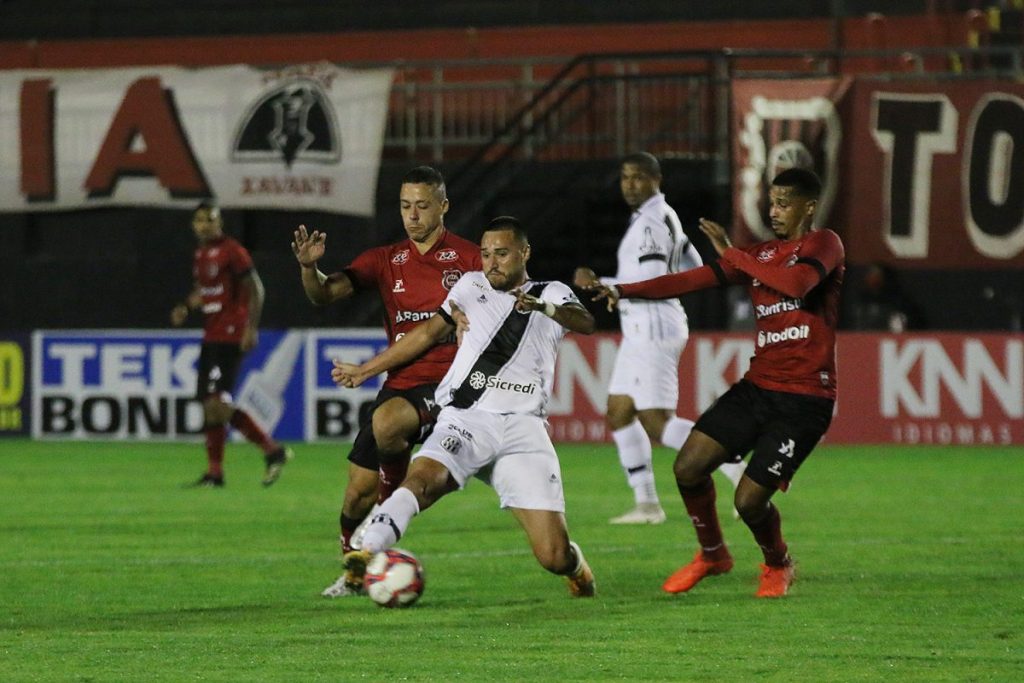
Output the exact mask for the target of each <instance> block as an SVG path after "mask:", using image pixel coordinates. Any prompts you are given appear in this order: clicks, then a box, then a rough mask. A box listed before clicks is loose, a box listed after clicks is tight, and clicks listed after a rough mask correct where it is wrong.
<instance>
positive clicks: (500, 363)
mask: <svg viewBox="0 0 1024 683" xmlns="http://www.w3.org/2000/svg"><path fill="white" fill-rule="evenodd" d="M546 286H547V283H546V282H538V283H536V284H534V285H533V286H532V287H530V289H528V290H527V292H526V293H527V294H530V295H532V296H538V295H540V293H541V291H543V289H544V287H546ZM529 322H530V314H529V313H525V314H524V313H519V312H518V311H516V307H515V306H514V305H513V306H512V310H511V311H509V313H508V317H506V318H505V320H504V321H503V322H502V323H501V327H499V328H498V331H497V332H495V333H494V337H492V338H491V343H490V344H488V345H487V348H486V349H484V351H483V353H481V354H480V357H479V358H477V359H476V363H474V364H473V367H472V368H470V369H469V373H468V374H467V375H466V378H465V379H464V380H462V384H461V385H459V388H458V389H456V390H455V392H454V393H453V394H452V402H451V406H452V407H453V408H469V407H470V406H472V405H473V404H474V403H476V402H477V401H479V400H480V397H481V396H482V395H483V393H484V391H485V390H486V389H487V384H486V382H485V383H484V385H483V386H482V387H480V388H479V389H474V388H473V387H472V386H470V384H469V378H470V377H472V376H473V374H474V373H476V372H482V373H483V374H484V376H485V377H490V376H491V375H496V374H498V372H499V371H500V370H501V369H502V368H503V367H505V364H506V363H508V361H509V359H511V358H512V354H514V353H515V352H516V349H518V348H519V343H520V342H521V341H522V340H523V335H524V334H525V333H526V326H527V325H528V324H529Z"/></svg>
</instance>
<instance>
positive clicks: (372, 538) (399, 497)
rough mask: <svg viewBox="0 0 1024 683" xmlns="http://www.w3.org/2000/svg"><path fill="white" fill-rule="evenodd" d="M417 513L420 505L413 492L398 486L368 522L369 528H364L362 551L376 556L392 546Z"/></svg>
mask: <svg viewBox="0 0 1024 683" xmlns="http://www.w3.org/2000/svg"><path fill="white" fill-rule="evenodd" d="M419 511H420V505H419V503H418V502H416V496H415V495H413V492H412V491H410V490H409V489H407V488H405V487H404V486H400V487H399V488H398V489H397V490H396V491H395V492H394V493H392V494H391V497H390V498H388V499H387V500H386V501H384V503H383V504H382V505H381V506H380V510H379V511H378V512H377V514H375V515H374V516H373V518H372V520H371V521H370V526H368V527H366V533H364V534H363V550H366V551H369V552H370V553H372V554H376V553H379V552H381V551H382V550H387V549H388V548H390V547H391V546H393V545H394V544H395V543H397V542H398V539H399V538H401V537H402V534H404V533H405V530H406V529H407V528H408V527H409V522H410V521H412V518H413V517H415V516H416V515H417V514H419Z"/></svg>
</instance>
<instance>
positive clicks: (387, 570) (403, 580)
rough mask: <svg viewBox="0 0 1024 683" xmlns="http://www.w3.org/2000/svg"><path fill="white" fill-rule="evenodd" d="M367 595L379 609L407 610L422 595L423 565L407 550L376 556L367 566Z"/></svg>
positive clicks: (382, 553)
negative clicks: (395, 608)
mask: <svg viewBox="0 0 1024 683" xmlns="http://www.w3.org/2000/svg"><path fill="white" fill-rule="evenodd" d="M364 581H365V586H366V593H367V595H369V596H370V599H371V600H373V601H374V602H375V603H377V604H378V605H380V606H381V607H408V606H410V605H412V604H413V603H414V602H416V601H417V600H419V599H420V596H421V595H423V587H424V585H425V581H424V578H423V565H421V564H420V561H419V560H417V559H416V556H415V555H413V554H412V553H410V552H409V551H408V550H400V549H399V548H392V549H391V550H385V551H384V552H381V553H377V554H376V555H374V556H373V559H371V560H370V562H369V563H368V564H367V565H366V578H365V579H364Z"/></svg>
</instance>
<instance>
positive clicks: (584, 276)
mask: <svg viewBox="0 0 1024 683" xmlns="http://www.w3.org/2000/svg"><path fill="white" fill-rule="evenodd" d="M572 283H573V284H574V285H576V286H577V287H579V288H580V289H586V290H590V289H595V288H597V287H600V286H601V281H600V280H598V279H597V274H596V273H595V272H594V271H593V270H591V269H590V268H587V267H586V266H580V267H579V268H577V269H576V272H574V273H573V275H572Z"/></svg>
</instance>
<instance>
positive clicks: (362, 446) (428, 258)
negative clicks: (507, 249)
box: [292, 166, 481, 598]
mask: <svg viewBox="0 0 1024 683" xmlns="http://www.w3.org/2000/svg"><path fill="white" fill-rule="evenodd" d="M399 203H400V209H401V214H402V222H403V224H404V226H405V231H406V234H407V235H408V239H405V240H402V241H401V242H398V243H396V244H392V245H388V246H383V247H376V248H373V249H369V250H367V251H365V252H363V253H362V254H360V255H359V256H357V257H356V258H355V260H353V261H352V263H351V264H350V265H349V266H347V267H346V268H344V269H342V270H341V271H339V272H336V273H333V274H331V275H325V274H324V273H322V272H320V270H319V269H318V268H317V262H318V261H319V260H320V259H321V258H322V257H323V255H324V252H325V240H326V235H325V234H324V233H322V232H320V231H313V232H312V233H307V231H306V227H305V226H299V229H298V230H296V231H295V241H294V242H293V243H292V250H293V251H294V252H295V258H296V259H297V260H298V262H299V265H300V266H301V271H302V285H303V288H304V289H305V291H306V295H307V296H308V297H309V299H310V301H312V302H313V303H314V304H317V305H323V304H327V303H330V302H332V301H338V300H341V299H347V298H348V297H350V296H352V295H353V294H354V293H355V292H356V291H359V290H375V291H377V292H378V293H379V294H380V298H381V300H382V301H383V303H384V308H385V311H386V318H385V320H384V329H385V331H386V332H387V335H388V342H389V343H390V344H394V343H395V342H396V341H398V340H399V339H400V338H401V337H402V336H403V335H405V334H406V333H407V332H409V331H410V330H412V329H413V328H415V327H416V326H418V325H420V324H421V323H423V322H424V321H426V320H427V319H429V318H430V317H431V316H433V315H435V314H436V313H437V310H438V309H439V308H440V307H441V304H442V303H443V302H444V300H445V299H446V298H447V296H448V291H449V290H450V289H451V288H452V287H453V286H454V285H455V283H456V282H458V280H459V278H460V277H461V276H462V274H463V273H466V272H469V271H475V270H480V268H481V262H480V245H478V244H476V243H475V242H470V241H469V240H467V239H464V238H462V237H459V236H458V235H456V234H454V233H452V232H449V231H448V230H447V229H446V228H445V227H444V215H445V213H447V212H448V197H447V190H446V189H445V183H444V177H443V176H442V175H441V174H440V173H439V172H438V171H436V170H435V169H433V168H430V167H429V166H420V167H417V168H414V169H412V170H411V171H410V172H409V173H407V174H406V175H405V177H404V178H403V179H402V187H401V190H400V192H399ZM455 351H456V344H455V338H454V337H453V338H452V339H450V340H448V341H447V342H445V343H443V344H439V345H437V346H435V347H433V348H431V349H430V350H428V351H427V352H426V353H424V354H423V355H422V356H420V357H419V358H417V359H415V360H414V361H412V362H411V363H408V364H406V365H403V366H401V367H398V368H395V369H393V370H392V371H391V372H389V373H388V378H387V380H386V381H385V382H384V386H383V387H382V388H381V390H380V392H379V393H378V394H377V398H376V400H375V401H374V404H373V406H372V407H371V409H370V410H369V411H367V413H366V415H367V419H366V420H365V421H364V423H363V424H360V427H359V433H358V434H357V435H356V439H355V443H353V445H352V450H351V451H350V452H349V455H348V459H349V468H348V483H347V485H346V488H345V497H344V502H343V503H342V508H341V515H340V520H339V521H340V526H341V549H342V553H343V554H344V555H346V556H348V557H350V558H351V557H358V555H353V554H352V552H351V551H352V550H354V549H356V546H358V538H355V539H354V534H356V530H357V529H358V528H359V525H360V524H361V523H362V522H363V520H365V519H366V517H367V515H368V514H369V513H370V511H371V510H372V508H373V505H374V504H375V503H377V502H378V501H379V502H383V501H384V500H386V499H387V498H388V497H389V496H390V495H391V493H392V492H394V490H395V489H396V488H397V487H398V485H399V484H401V483H402V480H403V479H404V478H405V471H406V468H407V467H408V464H409V455H410V453H411V451H412V447H413V446H414V445H415V444H417V443H422V441H423V439H425V438H426V436H427V435H428V434H429V432H430V430H431V428H432V427H433V425H434V421H435V419H436V418H437V413H438V412H439V410H440V409H439V408H438V406H437V404H436V403H435V402H434V392H435V391H436V389H437V384H438V382H440V381H441V378H442V377H444V375H445V373H446V372H447V371H448V367H449V366H450V365H451V363H452V359H453V358H454V357H455ZM353 569H356V570H357V571H356V572H352V571H350V568H349V567H348V565H347V564H346V571H345V574H343V575H342V576H341V577H339V578H338V580H337V581H335V582H334V583H333V584H331V585H330V586H328V587H327V588H326V589H325V590H324V591H323V592H322V593H321V594H322V595H323V596H324V597H329V598H335V597H344V596H348V595H356V594H359V593H361V592H362V585H361V582H362V573H361V568H353ZM357 577H358V578H357Z"/></svg>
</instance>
